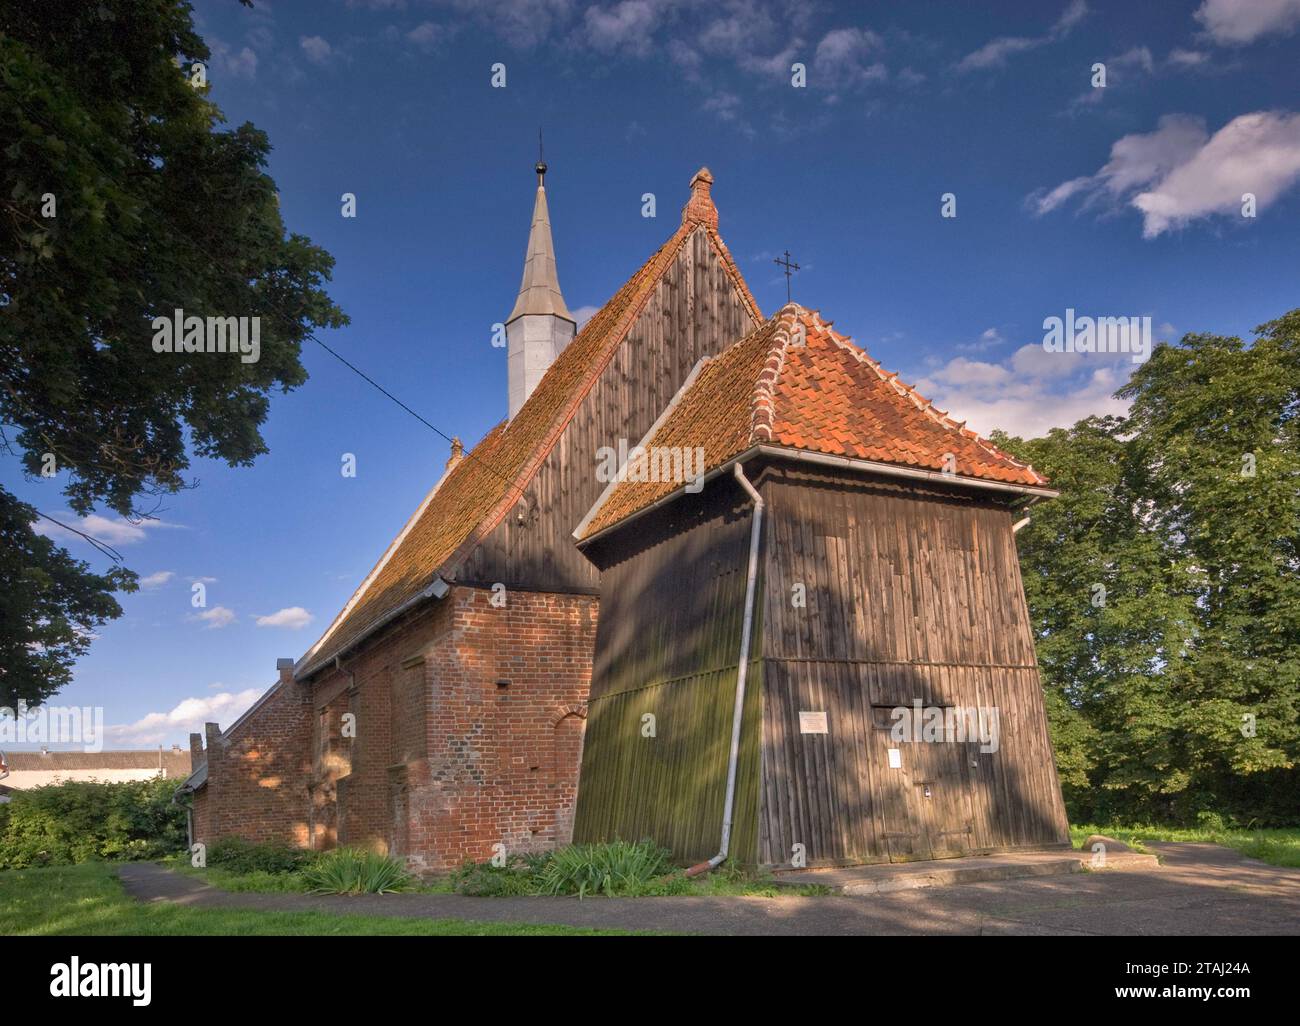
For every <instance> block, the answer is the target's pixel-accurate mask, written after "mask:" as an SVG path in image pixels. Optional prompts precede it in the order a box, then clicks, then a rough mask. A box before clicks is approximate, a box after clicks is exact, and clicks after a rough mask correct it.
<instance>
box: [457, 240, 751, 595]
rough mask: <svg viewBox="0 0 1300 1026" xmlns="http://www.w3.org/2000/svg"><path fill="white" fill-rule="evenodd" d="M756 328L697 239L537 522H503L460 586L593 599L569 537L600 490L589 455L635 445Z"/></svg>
mask: <svg viewBox="0 0 1300 1026" xmlns="http://www.w3.org/2000/svg"><path fill="white" fill-rule="evenodd" d="M755 327H757V322H756V321H754V320H753V319H752V318H751V317H750V314H749V312H748V309H747V308H746V306H745V304H744V302H743V301H742V299H741V297H740V294H739V293H738V292H737V291H736V288H735V285H734V284H733V282H732V279H731V277H730V276H729V275H728V274H727V271H726V269H725V268H724V266H723V264H722V261H721V259H720V258H719V256H718V254H717V252H716V251H715V250H714V248H713V246H712V244H711V243H710V242H709V239H708V235H707V233H706V232H705V231H704V230H703V229H700V230H697V231H696V232H695V233H693V234H692V235H691V236H690V238H689V239H688V240H687V241H686V243H685V245H684V246H683V247H682V251H681V253H680V254H679V255H678V257H677V260H676V261H675V262H674V263H673V264H672V266H671V267H670V268H669V270H668V271H667V272H666V273H665V275H664V276H663V278H662V280H661V281H660V284H659V285H658V287H657V288H656V290H655V293H654V295H653V296H652V297H651V299H650V300H649V302H648V303H647V304H646V307H645V309H644V311H642V313H641V316H640V317H639V318H638V319H637V321H636V323H635V324H634V325H633V327H632V329H631V330H630V331H629V332H628V335H627V338H626V339H624V341H623V342H622V344H621V345H620V346H619V347H618V349H617V351H616V352H615V353H614V355H613V357H612V359H611V360H610V363H609V366H608V367H607V368H606V370H605V372H604V373H603V374H602V375H601V377H600V379H599V380H598V381H597V382H596V384H595V385H594V386H593V387H592V390H591V391H590V392H589V393H588V395H587V397H586V398H585V399H584V400H583V402H582V405H581V406H580V407H579V409H578V411H577V412H576V413H575V415H574V417H573V420H572V421H571V422H570V423H569V426H568V427H567V428H566V429H565V431H564V433H563V435H562V436H561V437H560V439H559V440H558V442H557V443H556V445H555V448H554V449H553V450H552V451H551V453H550V455H549V456H548V457H547V458H546V460H545V461H544V462H543V464H542V466H541V468H540V469H539V470H538V473H537V475H536V476H535V478H534V480H533V483H532V486H531V488H530V489H529V492H528V494H527V496H526V498H527V502H528V506H529V508H530V509H531V510H533V511H535V514H536V515H533V516H529V517H528V518H527V519H526V521H525V523H523V524H522V525H521V524H519V523H518V522H517V521H516V519H515V517H513V516H509V517H507V518H506V519H505V521H503V522H502V523H501V524H500V525H499V526H498V527H497V528H496V530H495V531H494V532H493V533H492V534H491V535H490V536H489V537H488V538H487V539H486V540H485V541H484V543H483V544H482V545H480V546H479V547H478V549H477V550H476V551H475V552H474V553H473V554H472V555H471V556H470V557H469V559H467V560H466V562H465V564H464V566H463V568H462V570H461V573H460V578H461V580H464V581H475V582H479V583H496V582H501V583H503V584H505V585H506V586H507V587H509V588H524V589H527V590H534V591H588V592H594V591H595V590H596V589H597V586H598V584H599V575H598V574H597V573H596V571H595V569H594V568H593V567H592V566H591V564H590V563H589V562H588V561H587V560H586V559H584V558H583V556H582V554H581V553H580V552H578V550H577V549H576V548H575V546H574V544H573V538H572V537H571V532H572V531H573V529H574V528H575V527H576V526H577V525H578V523H579V521H581V520H582V518H583V516H584V515H586V513H587V511H588V510H589V509H590V508H591V506H592V504H593V503H595V501H596V499H597V498H599V496H600V493H601V492H602V491H603V490H604V488H605V482H602V481H598V480H597V479H596V455H595V454H596V450H597V449H599V448H600V447H601V446H603V445H609V446H615V447H617V445H618V442H619V439H627V444H628V446H629V447H631V446H633V445H636V443H637V442H639V441H640V440H641V438H642V437H643V436H644V435H645V433H646V431H648V430H649V429H650V426H651V425H652V424H653V423H654V422H655V419H656V418H657V417H658V416H659V414H660V412H662V410H663V408H664V407H665V406H667V405H668V403H669V401H670V400H671V399H672V397H673V396H674V395H676V393H677V390H678V389H679V388H680V387H681V384H682V382H683V381H685V380H686V376H687V375H688V374H689V373H690V372H691V368H692V367H694V366H695V364H696V362H697V361H698V360H699V359H700V358H701V357H703V356H710V355H713V354H715V353H719V352H721V351H722V350H723V349H725V348H726V347H727V346H729V345H730V344H731V343H732V342H735V341H736V340H737V339H739V338H741V337H742V336H744V335H746V334H748V333H749V332H750V331H752V330H753V329H754V328H755Z"/></svg>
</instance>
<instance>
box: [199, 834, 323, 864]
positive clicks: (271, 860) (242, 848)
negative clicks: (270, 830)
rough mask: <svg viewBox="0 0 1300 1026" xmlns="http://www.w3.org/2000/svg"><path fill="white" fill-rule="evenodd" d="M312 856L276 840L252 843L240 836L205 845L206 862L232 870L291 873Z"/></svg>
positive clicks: (305, 851)
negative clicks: (206, 852) (208, 845)
mask: <svg viewBox="0 0 1300 1026" xmlns="http://www.w3.org/2000/svg"><path fill="white" fill-rule="evenodd" d="M314 855H315V853H314V852H310V851H307V850H306V849H304V848H295V847H293V846H291V845H288V844H284V843H283V842H280V841H268V842H263V843H261V844H255V843H254V842H252V841H246V840H244V839H243V838H242V837H223V838H222V839H221V840H219V841H216V842H215V843H213V844H212V845H211V846H210V847H209V848H208V857H207V861H208V865H209V866H219V867H220V868H222V869H226V870H229V871H230V872H232V873H295V872H297V871H298V870H300V869H303V868H304V867H306V866H307V865H308V864H309V863H310V862H311V861H312V859H313V857H314Z"/></svg>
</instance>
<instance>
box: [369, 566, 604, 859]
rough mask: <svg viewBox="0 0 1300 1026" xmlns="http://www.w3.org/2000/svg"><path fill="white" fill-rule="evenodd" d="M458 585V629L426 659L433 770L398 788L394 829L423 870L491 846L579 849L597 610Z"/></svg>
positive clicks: (418, 770)
mask: <svg viewBox="0 0 1300 1026" xmlns="http://www.w3.org/2000/svg"><path fill="white" fill-rule="evenodd" d="M491 600H492V592H491V591H489V590H486V589H481V588H469V587H464V586H456V587H454V588H453V589H452V591H451V593H450V594H449V595H448V596H447V597H446V598H445V599H443V602H444V603H445V604H447V605H448V607H449V609H450V611H451V615H452V622H451V625H450V632H449V637H448V638H446V639H445V643H444V644H441V645H437V646H433V647H431V649H430V650H429V652H428V653H427V655H426V659H425V664H424V666H425V673H424V677H425V686H426V693H427V695H428V709H429V721H428V732H427V752H428V755H427V757H426V758H425V759H415V760H412V761H411V762H410V763H408V764H407V765H406V767H405V770H404V772H399V773H398V774H396V775H395V776H396V779H395V781H394V819H395V820H399V819H402V818H403V817H404V818H405V821H406V828H405V829H406V833H407V847H406V852H405V854H406V855H407V856H408V861H409V862H410V863H411V865H412V867H413V868H415V869H418V870H439V869H448V868H453V867H455V866H457V865H459V864H460V863H461V862H462V861H464V859H466V858H473V859H480V860H481V859H486V858H489V857H490V856H491V855H492V854H493V852H494V849H493V846H494V845H496V844H503V845H505V848H506V850H507V851H509V852H527V851H539V850H543V849H546V848H551V847H554V846H556V845H559V844H565V843H567V842H568V841H569V839H570V837H571V834H572V817H573V807H574V803H575V801H576V799H577V786H578V769H579V765H580V762H581V737H582V725H583V720H584V718H585V716H586V700H587V689H588V688H589V687H590V684H591V655H592V649H593V646H594V642H595V631H596V617H597V612H598V601H597V599H596V598H595V597H593V596H583V595H557V594H550V593H536V592H531V593H530V592H510V593H508V594H507V595H506V603H505V605H504V607H497V606H494V605H493V604H492V601H491Z"/></svg>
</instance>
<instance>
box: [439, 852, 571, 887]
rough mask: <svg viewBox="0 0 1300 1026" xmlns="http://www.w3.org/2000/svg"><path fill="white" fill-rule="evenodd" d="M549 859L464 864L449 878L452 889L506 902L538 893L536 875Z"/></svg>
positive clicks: (515, 858) (513, 858) (515, 857)
mask: <svg viewBox="0 0 1300 1026" xmlns="http://www.w3.org/2000/svg"><path fill="white" fill-rule="evenodd" d="M549 859H550V852H547V853H545V854H544V855H530V856H525V857H520V856H518V855H511V856H509V857H507V858H506V860H505V864H504V865H501V866H494V865H492V863H490V862H471V861H467V862H466V863H465V864H464V865H462V866H461V867H460V869H458V870H456V872H455V873H453V874H452V889H453V890H454V891H455V892H456V893H457V894H467V895H469V896H470V897H474V898H507V897H511V896H514V895H518V894H536V893H537V874H538V873H539V872H540V871H541V870H542V868H543V867H545V865H546V863H547V862H548V861H549Z"/></svg>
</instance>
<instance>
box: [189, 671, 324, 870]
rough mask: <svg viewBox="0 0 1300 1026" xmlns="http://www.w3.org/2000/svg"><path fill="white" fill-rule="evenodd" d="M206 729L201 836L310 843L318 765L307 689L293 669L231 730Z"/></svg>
mask: <svg viewBox="0 0 1300 1026" xmlns="http://www.w3.org/2000/svg"><path fill="white" fill-rule="evenodd" d="M205 731H206V735H207V749H206V751H205V752H204V753H203V755H204V758H206V759H207V763H208V780H207V786H206V787H204V788H203V789H201V790H200V791H198V792H197V793H196V794H195V795H194V798H193V806H194V821H193V826H194V840H195V841H201V842H203V843H204V844H208V845H211V844H212V843H213V842H214V841H216V840H218V839H220V838H222V837H243V838H246V839H247V840H250V841H287V842H289V843H291V844H298V845H305V844H306V843H307V838H308V802H307V780H308V771H309V769H310V765H311V764H310V759H309V752H308V749H307V745H308V742H309V739H310V736H311V734H310V731H311V704H310V694H309V692H308V691H307V689H306V688H304V687H303V686H302V685H300V684H296V683H294V682H293V680H292V679H291V678H289V677H288V676H287V674H286V675H285V676H284V677H282V679H281V680H280V681H279V682H278V683H277V684H275V685H274V686H273V687H272V688H271V690H270V691H269V692H268V693H267V695H266V696H265V697H264V698H263V699H261V704H260V705H259V706H258V707H257V708H256V709H255V710H254V712H253V714H252V715H251V716H249V717H248V718H247V719H246V720H244V721H243V722H242V723H239V724H237V725H236V726H235V728H234V729H233V730H232V731H228V732H227V734H226V735H225V736H222V735H221V734H220V733H219V731H218V728H217V724H215V723H209V724H207V725H206V727H205ZM193 747H194V745H193V742H191V749H193Z"/></svg>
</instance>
